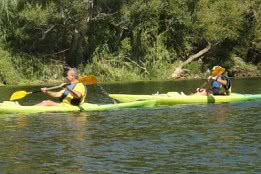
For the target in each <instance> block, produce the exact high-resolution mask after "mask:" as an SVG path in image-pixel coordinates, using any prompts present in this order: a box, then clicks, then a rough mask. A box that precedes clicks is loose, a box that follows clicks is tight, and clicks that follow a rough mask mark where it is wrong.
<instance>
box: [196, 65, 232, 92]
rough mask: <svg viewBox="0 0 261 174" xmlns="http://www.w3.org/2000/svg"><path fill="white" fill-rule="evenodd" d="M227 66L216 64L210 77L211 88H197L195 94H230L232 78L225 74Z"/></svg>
mask: <svg viewBox="0 0 261 174" xmlns="http://www.w3.org/2000/svg"><path fill="white" fill-rule="evenodd" d="M224 72H225V68H222V67H221V66H214V67H213V68H212V71H211V73H212V75H211V76H209V77H208V81H209V83H210V88H209V89H204V88H197V90H196V92H197V93H196V94H195V95H230V93H231V87H232V84H231V80H230V78H229V77H228V76H227V75H224Z"/></svg>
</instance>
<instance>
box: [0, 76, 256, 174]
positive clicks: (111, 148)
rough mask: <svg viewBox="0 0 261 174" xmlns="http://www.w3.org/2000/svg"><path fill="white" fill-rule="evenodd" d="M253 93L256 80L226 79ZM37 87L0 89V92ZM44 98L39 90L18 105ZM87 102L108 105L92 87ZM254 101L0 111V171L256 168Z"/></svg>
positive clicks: (150, 88)
mask: <svg viewBox="0 0 261 174" xmlns="http://www.w3.org/2000/svg"><path fill="white" fill-rule="evenodd" d="M233 82H234V83H233V85H234V87H233V90H234V92H239V93H252V94H255V93H261V89H260V86H261V82H260V78H256V79H241V80H234V81H233ZM202 83H204V82H202V81H175V82H174V81H168V82H137V83H124V84H122V83H118V84H116V83H115V84H103V87H104V89H106V90H107V91H108V92H111V93H132V94H152V93H156V92H157V91H158V92H160V93H164V92H168V91H183V92H185V93H187V94H189V93H191V92H193V90H194V89H195V88H196V87H197V86H200V85H201V84H202ZM21 89H25V90H27V91H30V90H33V89H34V90H37V89H39V87H1V88H0V91H1V94H0V98H1V99H2V100H1V101H3V100H8V98H9V97H10V95H11V94H12V92H14V91H16V90H21ZM43 99H46V97H44V96H43V95H42V94H41V93H39V94H33V95H31V96H27V97H26V98H24V99H23V100H21V101H20V103H21V104H28V105H29V104H35V103H37V102H40V101H41V100H43ZM88 101H89V102H92V103H112V100H111V99H109V98H108V97H106V96H105V95H103V94H101V90H100V88H99V87H98V86H91V87H89V97H88ZM260 104H261V102H260V101H259V102H244V103H223V104H207V105H175V106H168V107H158V108H144V109H142V108H141V109H123V110H114V111H102V112H81V113H42V114H0V173H192V172H196V173H259V172H260V171H261V167H260V166H261V165H260V164H261V158H260V157H261V156H260V139H261V136H260V115H261V108H260Z"/></svg>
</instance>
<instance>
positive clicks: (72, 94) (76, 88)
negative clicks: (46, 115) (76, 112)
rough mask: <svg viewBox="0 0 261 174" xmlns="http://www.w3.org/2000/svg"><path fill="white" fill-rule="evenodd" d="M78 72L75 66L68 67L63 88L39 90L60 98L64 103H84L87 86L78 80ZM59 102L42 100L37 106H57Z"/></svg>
mask: <svg viewBox="0 0 261 174" xmlns="http://www.w3.org/2000/svg"><path fill="white" fill-rule="evenodd" d="M77 79H78V72H77V69H76V68H70V69H69V70H68V71H67V76H66V80H67V83H64V85H63V86H64V89H62V90H60V91H58V92H53V91H49V90H48V89H47V88H41V91H42V92H43V93H44V94H47V95H49V96H51V97H56V98H60V101H61V102H62V103H65V104H70V105H76V106H77V105H80V104H82V103H84V100H85V97H86V93H87V88H86V86H85V85H84V84H83V83H79V82H78V80H77ZM59 104H60V103H57V102H54V101H52V100H44V101H42V102H41V103H39V104H37V106H57V105H59Z"/></svg>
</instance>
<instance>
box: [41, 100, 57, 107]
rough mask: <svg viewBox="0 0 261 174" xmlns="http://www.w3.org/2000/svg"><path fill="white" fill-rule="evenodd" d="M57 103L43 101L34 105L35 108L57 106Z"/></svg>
mask: <svg viewBox="0 0 261 174" xmlns="http://www.w3.org/2000/svg"><path fill="white" fill-rule="evenodd" d="M58 104H59V103H56V102H54V101H51V100H44V101H42V102H41V103H38V104H36V106H57V105H58Z"/></svg>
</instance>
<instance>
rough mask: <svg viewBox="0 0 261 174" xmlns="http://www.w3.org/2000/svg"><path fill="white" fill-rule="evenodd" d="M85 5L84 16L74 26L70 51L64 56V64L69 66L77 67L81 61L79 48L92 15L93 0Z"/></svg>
mask: <svg viewBox="0 0 261 174" xmlns="http://www.w3.org/2000/svg"><path fill="white" fill-rule="evenodd" d="M87 5H88V9H87V12H86V16H85V17H84V18H82V19H81V22H80V23H79V24H78V28H75V30H74V34H73V37H72V42H71V46H70V52H69V54H68V55H67V56H66V64H67V65H69V66H70V67H76V68H77V67H78V66H79V65H80V64H81V63H82V62H83V55H82V53H81V52H80V50H81V48H82V46H83V41H84V36H85V34H86V33H87V29H88V25H89V22H90V20H91V18H92V16H93V8H94V1H93V0H89V1H88V4H87Z"/></svg>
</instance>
